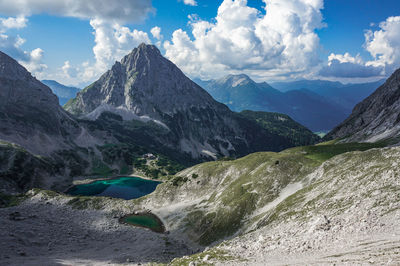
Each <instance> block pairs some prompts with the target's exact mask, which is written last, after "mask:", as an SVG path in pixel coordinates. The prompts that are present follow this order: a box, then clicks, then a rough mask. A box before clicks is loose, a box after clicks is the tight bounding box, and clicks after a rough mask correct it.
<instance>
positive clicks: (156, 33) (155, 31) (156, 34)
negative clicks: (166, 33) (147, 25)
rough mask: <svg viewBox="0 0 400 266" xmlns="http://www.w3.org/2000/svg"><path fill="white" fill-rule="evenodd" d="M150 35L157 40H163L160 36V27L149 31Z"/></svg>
mask: <svg viewBox="0 0 400 266" xmlns="http://www.w3.org/2000/svg"><path fill="white" fill-rule="evenodd" d="M150 32H151V35H153V37H154V38H156V39H157V40H161V39H162V38H163V36H162V35H161V28H160V27H157V26H156V27H153V28H152V29H151V30H150Z"/></svg>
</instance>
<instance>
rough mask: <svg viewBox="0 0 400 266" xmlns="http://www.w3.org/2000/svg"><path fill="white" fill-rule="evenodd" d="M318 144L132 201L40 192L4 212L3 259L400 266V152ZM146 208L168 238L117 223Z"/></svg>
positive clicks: (182, 176) (200, 173) (213, 171)
mask: <svg viewBox="0 0 400 266" xmlns="http://www.w3.org/2000/svg"><path fill="white" fill-rule="evenodd" d="M315 147H317V148H315ZM338 147H342V146H335V148H336V149H339V148H338ZM357 147H358V148H359V147H361V146H357ZM362 147H364V148H365V146H362ZM314 148H315V150H314V151H311V150H309V149H311V148H307V147H305V148H295V149H291V150H287V151H284V152H281V153H259V154H254V155H250V156H247V157H245V158H242V159H240V160H236V161H225V162H221V161H220V162H212V163H205V164H201V165H198V166H195V167H192V168H189V169H187V170H184V171H182V172H181V173H179V174H178V175H177V176H176V177H175V179H172V180H170V181H168V182H165V183H163V184H162V185H160V186H159V187H158V188H157V189H156V191H155V192H154V193H152V194H149V195H148V196H146V197H144V198H141V199H137V200H131V201H125V200H119V199H110V198H93V197H72V196H66V195H62V194H57V193H54V192H48V191H41V190H31V191H30V192H29V193H27V195H26V199H25V200H24V201H23V202H22V203H21V204H20V205H18V206H14V207H8V208H2V209H0V224H1V226H2V229H3V230H1V231H0V239H1V240H2V241H1V242H0V264H7V265H104V264H126V265H128V264H133V265H135V264H147V263H150V264H151V263H171V264H172V265H198V264H203V265H204V264H217V265H218V264H220V265H266V264H267V265H287V264H298V265H303V264H307V265H332V264H339V265H342V264H348V265H354V264H363V265H364V264H380V265H381V264H385V265H399V264H400V179H399V176H400V168H399V163H400V148H374V149H369V150H367V151H363V152H361V151H354V152H348V153H344V154H340V155H336V156H333V157H332V158H331V159H328V160H326V159H322V158H323V156H322V155H326V154H325V153H324V152H326V150H330V149H331V148H332V147H331V146H324V145H321V146H314ZM314 148H313V149H314ZM330 151H331V152H332V150H330ZM301 158H303V159H301ZM259 161H262V162H263V163H261V164H260V163H259ZM245 165H246V166H245ZM296 165H298V166H299V165H300V167H298V168H296ZM287 166H290V167H287ZM248 173H251V175H248ZM282 180H285V181H282ZM267 184H270V185H268V186H267ZM271 184H272V185H271ZM166 191H169V193H167V192H166ZM247 194H250V195H253V196H252V197H250V198H249V197H248V195H247ZM227 195H233V196H234V198H236V199H237V200H236V201H235V202H234V204H235V206H244V207H242V208H234V207H233V205H232V206H231V205H229V204H230V202H228V201H225V200H224V198H225V197H227ZM246 195H247V196H246ZM266 195H269V196H268V197H267V196H266ZM241 200H243V201H241ZM249 201H250V202H252V203H253V204H247V205H246V204H245V203H249ZM145 208H147V209H150V210H151V211H152V212H153V213H155V214H156V215H158V216H159V217H160V218H161V219H162V220H163V222H164V224H165V226H166V229H167V230H168V231H169V233H168V234H158V233H155V232H152V231H149V230H147V229H142V228H135V227H132V226H128V225H122V224H120V223H118V218H119V217H121V216H123V215H125V214H128V213H132V212H134V211H135V210H143V209H145ZM220 215H222V216H220ZM223 222H226V224H224V223H223ZM227 225H230V228H227ZM232 232H233V233H232ZM215 237H218V239H216V238H215ZM199 244H201V245H199Z"/></svg>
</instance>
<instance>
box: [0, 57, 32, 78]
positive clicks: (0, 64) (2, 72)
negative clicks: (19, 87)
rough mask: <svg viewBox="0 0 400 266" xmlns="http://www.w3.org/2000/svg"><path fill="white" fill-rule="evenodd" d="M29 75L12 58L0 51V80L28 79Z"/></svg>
mask: <svg viewBox="0 0 400 266" xmlns="http://www.w3.org/2000/svg"><path fill="white" fill-rule="evenodd" d="M30 77H31V75H30V74H29V73H28V71H27V70H26V69H25V68H24V67H23V66H21V65H20V64H18V62H17V61H15V60H14V59H13V58H11V57H9V56H8V55H6V54H5V53H3V52H1V51H0V78H6V79H10V80H16V79H21V78H22V79H28V78H30Z"/></svg>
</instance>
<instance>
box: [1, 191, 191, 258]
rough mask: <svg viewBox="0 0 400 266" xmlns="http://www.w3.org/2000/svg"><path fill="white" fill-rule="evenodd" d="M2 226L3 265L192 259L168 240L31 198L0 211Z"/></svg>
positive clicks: (114, 219)
mask: <svg viewBox="0 0 400 266" xmlns="http://www.w3.org/2000/svg"><path fill="white" fill-rule="evenodd" d="M0 225H1V230H0V239H1V241H0V265H19V266H20V265H105V264H111V265H112V264H144V263H148V262H168V261H170V260H171V259H172V258H174V257H179V256H183V255H187V254H191V253H192V251H191V250H190V249H189V248H188V247H187V246H186V245H185V244H184V243H182V241H180V240H176V239H175V238H172V237H170V235H167V234H159V233H155V232H152V231H150V230H147V229H143V228H137V227H133V226H129V225H123V224H120V223H118V217H113V216H111V215H110V214H109V213H106V212H102V211H94V210H76V209H72V208H71V207H70V206H67V205H65V204H63V203H60V202H58V201H57V200H54V199H52V200H51V199H50V200H46V199H40V198H39V199H37V198H32V199H28V200H26V201H25V202H24V203H22V204H21V205H19V206H16V207H11V208H3V209H0Z"/></svg>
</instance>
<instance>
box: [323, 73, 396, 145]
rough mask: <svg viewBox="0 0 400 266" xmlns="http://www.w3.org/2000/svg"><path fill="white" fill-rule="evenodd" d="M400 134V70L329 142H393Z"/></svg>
mask: <svg viewBox="0 0 400 266" xmlns="http://www.w3.org/2000/svg"><path fill="white" fill-rule="evenodd" d="M399 134H400V69H398V70H396V71H395V72H394V73H393V74H392V75H391V76H390V77H389V79H388V80H387V81H386V82H385V83H384V84H383V85H382V86H380V87H379V88H378V89H377V90H376V91H375V92H374V93H373V94H371V95H370V96H369V97H367V98H366V99H365V100H363V101H362V102H361V103H359V104H357V105H356V106H355V107H354V109H353V112H352V114H351V115H350V116H349V117H348V118H347V119H346V120H345V121H344V122H343V123H341V124H340V125H338V126H337V127H336V128H334V129H333V130H332V131H331V132H330V133H329V134H328V135H327V136H326V138H327V139H334V138H345V139H346V141H367V142H374V141H378V140H383V139H388V138H394V137H397V136H399Z"/></svg>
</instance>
